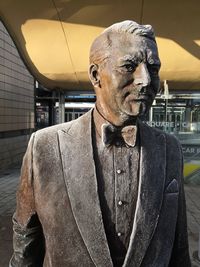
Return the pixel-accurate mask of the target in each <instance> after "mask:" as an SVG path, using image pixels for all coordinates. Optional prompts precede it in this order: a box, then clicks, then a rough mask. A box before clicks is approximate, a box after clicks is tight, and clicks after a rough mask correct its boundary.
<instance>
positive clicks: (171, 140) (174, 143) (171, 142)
mask: <svg viewBox="0 0 200 267" xmlns="http://www.w3.org/2000/svg"><path fill="white" fill-rule="evenodd" d="M143 124H145V127H146V128H147V129H148V131H150V132H151V133H153V134H155V135H157V136H158V135H163V136H164V137H165V140H166V145H167V148H170V149H171V150H174V152H175V151H178V152H179V153H182V149H181V144H180V141H179V140H178V138H177V137H176V136H175V135H174V134H170V133H166V132H164V131H162V130H160V129H158V128H153V127H151V126H149V125H148V124H147V123H143Z"/></svg>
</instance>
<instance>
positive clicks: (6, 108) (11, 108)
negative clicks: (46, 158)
mask: <svg viewBox="0 0 200 267" xmlns="http://www.w3.org/2000/svg"><path fill="white" fill-rule="evenodd" d="M33 128H34V79H33V77H32V76H31V75H30V73H29V72H28V70H27V68H26V67H25V65H24V63H23V61H22V60H21V58H20V56H19V54H18V52H17V50H16V47H15V45H14V43H13V41H12V39H11V37H10V36H9V34H8V32H7V31H6V29H5V27H4V25H3V24H2V23H1V22H0V169H1V168H5V167H7V166H9V165H12V164H13V163H14V162H15V163H16V162H17V161H18V162H20V161H21V158H22V155H23V154H24V151H25V148H26V145H27V141H28V139H29V135H27V133H29V132H31V131H32V130H33ZM11 136H12V137H11ZM17 158H18V160H16V159H17Z"/></svg>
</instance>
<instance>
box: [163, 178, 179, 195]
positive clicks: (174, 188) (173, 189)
mask: <svg viewBox="0 0 200 267" xmlns="http://www.w3.org/2000/svg"><path fill="white" fill-rule="evenodd" d="M178 192H179V188H178V182H177V180H176V179H172V180H171V182H170V183H169V184H168V185H167V186H166V188H165V194H178Z"/></svg>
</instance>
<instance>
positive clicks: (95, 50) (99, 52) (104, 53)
mask: <svg viewBox="0 0 200 267" xmlns="http://www.w3.org/2000/svg"><path fill="white" fill-rule="evenodd" d="M113 33H129V34H134V35H138V36H141V37H146V38H149V39H151V40H153V41H154V42H156V41H155V35H154V30H153V28H152V26H151V25H140V24H138V23H137V22H135V21H132V20H125V21H122V22H118V23H115V24H113V25H111V26H110V27H108V28H106V29H105V30H104V31H103V32H102V33H101V34H100V35H99V36H98V37H97V38H96V39H95V40H94V42H93V43H92V45H91V48H90V64H91V63H95V64H100V63H102V62H103V61H104V60H106V59H107V58H108V57H109V54H110V51H109V50H110V49H109V48H110V47H111V46H112V38H111V35H112V34H113Z"/></svg>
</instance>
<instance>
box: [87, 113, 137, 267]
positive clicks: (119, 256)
mask: <svg viewBox="0 0 200 267" xmlns="http://www.w3.org/2000/svg"><path fill="white" fill-rule="evenodd" d="M104 124H108V122H107V121H106V120H105V119H104V118H103V117H102V116H101V114H100V113H99V112H98V111H97V109H96V108H95V109H94V112H93V132H92V134H93V147H94V160H95V167H96V175H97V183H98V193H99V200H100V206H101V211H102V217H103V222H104V228H105V233H106V237H107V241H108V246H109V249H110V253H111V257H112V260H113V265H114V267H121V266H122V265H123V262H124V259H125V255H126V252H127V248H128V245H129V240H130V235H131V231H132V225H133V220H134V215H135V207H136V201H137V191H138V165H139V144H138V143H139V142H138V141H139V140H138V139H139V138H138V134H137V137H136V145H135V146H134V147H133V146H132V147H131V146H128V145H127V144H126V143H125V142H122V139H120V140H118V139H117V138H116V141H115V143H113V144H112V145H110V146H106V145H105V144H104V143H103V140H102V128H103V127H102V125H104Z"/></svg>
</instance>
